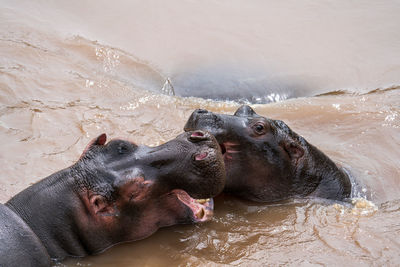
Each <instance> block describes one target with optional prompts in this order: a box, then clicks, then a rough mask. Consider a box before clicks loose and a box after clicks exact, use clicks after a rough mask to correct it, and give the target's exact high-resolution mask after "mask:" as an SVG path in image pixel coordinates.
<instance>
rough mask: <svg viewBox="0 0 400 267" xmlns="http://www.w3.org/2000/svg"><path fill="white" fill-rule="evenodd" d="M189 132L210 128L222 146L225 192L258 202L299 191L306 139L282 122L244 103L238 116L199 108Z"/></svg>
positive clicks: (192, 117)
mask: <svg viewBox="0 0 400 267" xmlns="http://www.w3.org/2000/svg"><path fill="white" fill-rule="evenodd" d="M184 129H185V131H193V130H199V129H201V130H206V131H208V132H210V133H211V134H213V135H214V136H215V137H216V139H217V140H218V143H219V144H220V146H221V150H222V153H223V157H224V161H225V168H226V172H227V180H226V186H225V191H226V192H229V193H232V194H235V195H238V196H240V197H243V198H246V199H249V200H254V201H263V202H270V201H278V200H282V199H286V198H289V197H291V196H292V195H293V194H295V193H297V192H298V190H297V189H296V186H300V185H299V184H298V183H299V181H296V171H297V170H298V166H299V165H300V164H302V158H303V157H304V153H305V150H304V147H306V143H305V142H306V141H305V140H304V139H303V138H302V137H300V136H298V135H297V134H295V133H294V132H292V131H291V130H290V129H289V127H288V126H287V125H286V124H285V123H284V122H282V121H279V120H271V119H268V118H265V117H262V116H259V115H257V114H256V113H255V111H254V110H253V109H252V108H251V107H249V106H247V105H244V106H242V107H240V108H239V109H238V110H237V111H236V112H235V114H234V115H224V114H215V113H212V112H209V111H207V110H203V109H198V110H195V111H194V112H193V113H192V115H191V116H190V118H189V120H188V121H187V123H186V125H185V127H184Z"/></svg>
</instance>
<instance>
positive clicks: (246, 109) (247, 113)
mask: <svg viewBox="0 0 400 267" xmlns="http://www.w3.org/2000/svg"><path fill="white" fill-rule="evenodd" d="M233 115H234V116H237V117H253V116H254V115H257V113H256V112H255V111H254V110H253V109H252V108H251V107H250V106H248V105H243V106H241V107H240V108H238V110H236V112H235V114H233Z"/></svg>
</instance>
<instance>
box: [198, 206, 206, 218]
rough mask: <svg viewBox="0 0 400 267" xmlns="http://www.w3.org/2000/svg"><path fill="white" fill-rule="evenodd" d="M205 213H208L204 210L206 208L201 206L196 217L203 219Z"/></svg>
mask: <svg viewBox="0 0 400 267" xmlns="http://www.w3.org/2000/svg"><path fill="white" fill-rule="evenodd" d="M204 215H206V213H205V212H204V209H203V208H201V209H200V210H199V211H198V212H197V213H196V217H197V218H198V219H202V218H203V217H204Z"/></svg>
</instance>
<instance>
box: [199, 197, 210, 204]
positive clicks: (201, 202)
mask: <svg viewBox="0 0 400 267" xmlns="http://www.w3.org/2000/svg"><path fill="white" fill-rule="evenodd" d="M208 201H210V199H209V198H207V199H196V202H197V203H199V204H204V203H206V202H208Z"/></svg>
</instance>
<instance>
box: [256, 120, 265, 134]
mask: <svg viewBox="0 0 400 267" xmlns="http://www.w3.org/2000/svg"><path fill="white" fill-rule="evenodd" d="M253 129H254V132H256V133H257V134H265V125H264V124H263V123H261V122H258V123H256V124H254V126H253Z"/></svg>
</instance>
